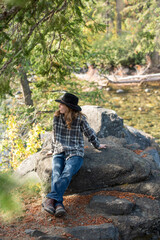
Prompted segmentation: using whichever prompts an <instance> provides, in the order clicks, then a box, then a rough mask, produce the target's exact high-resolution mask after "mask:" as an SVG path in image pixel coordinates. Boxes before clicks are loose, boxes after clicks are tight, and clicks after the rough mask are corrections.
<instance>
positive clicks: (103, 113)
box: [82, 105, 124, 138]
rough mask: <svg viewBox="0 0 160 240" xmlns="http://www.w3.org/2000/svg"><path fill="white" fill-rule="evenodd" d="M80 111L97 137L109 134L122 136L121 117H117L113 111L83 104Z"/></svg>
mask: <svg viewBox="0 0 160 240" xmlns="http://www.w3.org/2000/svg"><path fill="white" fill-rule="evenodd" d="M82 112H83V113H84V114H85V115H86V116H87V120H88V122H89V124H90V126H91V127H92V128H93V129H94V130H95V132H96V134H97V136H98V137H99V138H105V137H108V136H109V135H111V136H116V137H122V136H124V134H123V119H122V118H120V117H118V115H117V114H116V112H115V111H113V110H110V109H106V108H101V107H97V106H89V105H88V106H87V105H86V106H83V107H82Z"/></svg>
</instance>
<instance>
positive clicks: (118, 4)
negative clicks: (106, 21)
mask: <svg viewBox="0 0 160 240" xmlns="http://www.w3.org/2000/svg"><path fill="white" fill-rule="evenodd" d="M123 8H124V2H123V0H116V13H117V19H116V32H117V34H118V35H119V34H121V30H122V24H121V20H122V17H121V11H122V10H123Z"/></svg>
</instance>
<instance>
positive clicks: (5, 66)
mask: <svg viewBox="0 0 160 240" xmlns="http://www.w3.org/2000/svg"><path fill="white" fill-rule="evenodd" d="M66 7H67V2H66V1H64V4H63V5H62V6H61V7H60V6H59V8H58V9H57V10H55V9H52V10H51V11H50V12H49V13H47V14H46V15H45V16H44V17H43V18H41V19H40V20H39V21H38V22H37V23H36V24H35V25H34V26H33V27H32V28H31V29H30V32H29V33H28V34H27V36H26V37H25V38H24V39H23V41H24V42H27V41H28V40H29V39H30V37H31V35H32V34H33V32H34V30H35V29H36V28H37V27H38V26H39V25H40V24H41V23H44V22H46V21H47V20H48V19H49V18H51V17H53V15H54V14H55V13H58V12H60V11H62V10H64V9H65V8H66ZM19 10H20V8H18V7H14V8H13V9H12V11H8V14H7V16H11V13H12V14H13V13H15V14H16V12H18V11H19ZM9 13H10V14H9ZM1 15H3V14H1ZM3 17H4V16H3ZM1 19H2V16H1ZM3 19H4V18H3ZM21 51H22V47H20V48H19V50H18V53H16V54H15V56H14V57H12V58H10V59H9V60H8V61H7V62H6V63H5V64H4V65H3V66H2V67H1V68H0V75H1V74H2V73H3V72H4V71H5V70H6V68H7V67H8V66H9V65H10V64H11V63H12V61H13V59H14V58H15V57H16V55H17V54H19V53H20V52H21Z"/></svg>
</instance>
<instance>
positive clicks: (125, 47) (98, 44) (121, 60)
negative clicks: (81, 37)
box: [88, 34, 145, 69]
mask: <svg viewBox="0 0 160 240" xmlns="http://www.w3.org/2000/svg"><path fill="white" fill-rule="evenodd" d="M89 60H90V62H91V63H92V64H95V65H96V66H97V67H99V68H103V69H107V68H110V67H116V66H118V65H123V66H128V67H131V66H134V65H136V64H141V63H143V64H144V63H145V53H143V52H142V51H139V52H138V51H136V43H135V42H134V41H133V40H132V39H131V38H128V36H127V35H126V34H121V35H120V36H119V37H118V39H117V38H115V37H114V36H113V35H112V36H110V37H109V36H106V34H103V35H102V34H101V38H99V40H98V41H97V39H96V40H95V41H94V42H93V43H92V48H91V51H90V54H89V55H88V61H89Z"/></svg>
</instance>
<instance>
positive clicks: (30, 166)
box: [15, 106, 160, 240]
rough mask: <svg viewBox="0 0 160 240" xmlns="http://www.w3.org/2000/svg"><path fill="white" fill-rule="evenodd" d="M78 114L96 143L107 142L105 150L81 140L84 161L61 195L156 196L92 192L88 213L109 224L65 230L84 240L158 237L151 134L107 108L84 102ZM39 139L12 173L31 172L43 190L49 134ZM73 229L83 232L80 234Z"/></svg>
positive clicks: (158, 175) (158, 179) (158, 168)
mask: <svg viewBox="0 0 160 240" xmlns="http://www.w3.org/2000/svg"><path fill="white" fill-rule="evenodd" d="M83 112H84V113H86V115H87V117H88V121H89V123H90V125H91V127H92V128H94V129H95V131H96V133H97V135H98V136H99V138H100V141H101V142H102V143H106V144H107V149H102V150H96V149H94V148H93V147H92V146H91V145H90V144H89V143H88V141H87V140H86V139H85V157H84V164H83V166H82V168H81V169H80V171H79V172H78V174H77V175H76V176H74V178H73V180H72V181H71V184H70V186H69V188H68V190H67V192H66V194H70V193H84V192H87V191H99V190H101V189H103V190H117V191H123V192H132V193H138V194H145V195H152V196H154V197H156V198H157V200H155V199H151V198H139V197H136V196H134V198H132V199H119V198H117V197H113V196H107V197H106V196H95V197H94V198H93V199H92V200H91V202H90V204H89V206H88V211H91V212H92V211H94V212H97V214H99V213H101V214H103V215H104V216H106V217H107V218H111V219H112V221H113V225H112V224H111V225H112V226H111V225H108V224H106V225H105V226H104V225H101V226H98V227H96V226H86V227H76V228H70V229H65V230H66V231H68V232H69V233H71V234H73V235H74V237H75V238H78V239H87V240H88V239H96V240H98V239H115V240H117V239H122V240H130V239H135V238H138V237H140V238H138V239H145V237H148V236H151V238H150V239H152V237H153V239H157V240H158V239H159V233H160V210H159V209H160V208H159V207H160V200H159V199H160V188H159V184H160V157H159V152H158V151H159V146H157V144H156V143H155V141H154V139H153V138H152V137H151V136H149V135H147V134H145V133H143V132H142V131H138V130H137V129H134V128H132V127H128V126H124V125H123V119H121V118H120V117H118V116H117V114H116V113H115V112H114V111H112V110H107V109H103V108H99V107H95V106H84V107H83ZM43 137H44V144H43V147H42V150H41V151H40V152H38V153H36V154H34V155H32V156H30V157H29V158H28V159H26V160H25V161H24V162H23V163H22V164H21V165H20V166H19V168H18V169H17V171H16V173H15V174H16V175H19V176H21V177H22V176H26V177H27V176H28V175H30V174H32V175H33V176H34V178H35V177H36V180H38V181H40V182H41V183H42V185H43V190H44V193H45V194H46V193H47V192H49V191H50V183H51V171H52V166H51V162H52V157H50V156H47V152H48V151H49V150H50V148H51V138H52V133H51V132H48V133H46V134H45V135H44V136H43ZM108 226H109V227H108ZM110 227H111V228H110ZM106 229H108V230H106ZM109 229H112V230H109ZM79 232H80V233H81V232H83V233H84V234H82V236H80V235H79ZM89 233H93V237H92V238H89V237H90V236H91V235H90V234H89ZM110 233H111V235H109V234H110ZM107 234H108V235H107ZM44 237H45V238H44ZM48 237H49V236H48ZM51 237H52V238H47V236H42V237H41V239H56V238H55V237H56V236H54V235H53V236H51ZM58 237H61V236H58ZM94 237H95V238H94ZM141 237H142V238H141ZM57 239H58V238H57ZM59 239H63V238H59ZM148 239H149V238H148Z"/></svg>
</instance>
